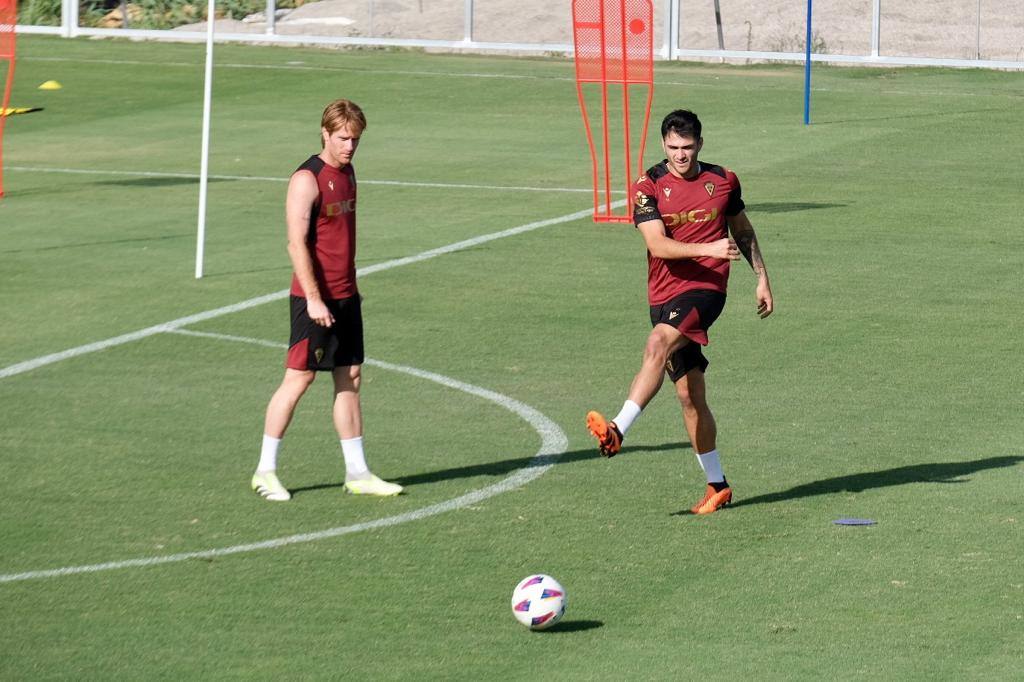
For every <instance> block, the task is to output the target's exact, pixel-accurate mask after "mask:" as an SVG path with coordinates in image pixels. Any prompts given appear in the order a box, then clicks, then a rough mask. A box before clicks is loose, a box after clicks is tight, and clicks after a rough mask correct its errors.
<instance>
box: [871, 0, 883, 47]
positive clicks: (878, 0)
mask: <svg viewBox="0 0 1024 682" xmlns="http://www.w3.org/2000/svg"><path fill="white" fill-rule="evenodd" d="M881 5H882V0H875V3H874V10H873V11H872V13H871V56H872V57H878V33H879V28H880V25H881V14H882V8H881Z"/></svg>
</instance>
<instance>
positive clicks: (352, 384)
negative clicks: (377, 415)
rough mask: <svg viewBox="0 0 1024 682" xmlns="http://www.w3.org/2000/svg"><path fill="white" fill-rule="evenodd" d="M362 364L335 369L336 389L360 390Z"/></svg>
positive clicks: (339, 390)
mask: <svg viewBox="0 0 1024 682" xmlns="http://www.w3.org/2000/svg"><path fill="white" fill-rule="evenodd" d="M361 367H362V366H361V365H351V366H349V367H339V368H337V369H335V370H334V388H335V390H336V391H338V392H341V391H359V385H360V384H361V383H362V380H363V379H362V378H363V373H362V370H361Z"/></svg>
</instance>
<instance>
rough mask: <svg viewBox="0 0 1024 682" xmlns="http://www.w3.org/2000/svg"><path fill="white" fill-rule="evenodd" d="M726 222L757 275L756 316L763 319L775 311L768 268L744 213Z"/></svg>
mask: <svg viewBox="0 0 1024 682" xmlns="http://www.w3.org/2000/svg"><path fill="white" fill-rule="evenodd" d="M726 222H727V223H728V225H729V233H730V234H731V235H732V236H733V238H734V239H735V240H736V245H737V246H738V247H739V250H740V252H741V253H742V254H743V257H744V258H746V259H747V262H748V263H749V264H750V267H751V269H752V270H753V271H754V274H755V275H757V289H756V291H755V296H756V299H757V314H758V315H759V316H760V317H762V318H764V317H768V316H769V315H771V314H772V311H773V310H774V309H775V301H774V300H773V298H772V286H771V283H770V282H769V281H768V268H767V267H766V266H765V264H764V257H763V256H762V255H761V247H760V246H759V245H758V243H757V233H755V232H754V226H753V225H752V224H751V223H750V218H748V217H747V213H746V211H740V212H739V213H738V214H737V215H734V216H730V217H729V218H727V220H726Z"/></svg>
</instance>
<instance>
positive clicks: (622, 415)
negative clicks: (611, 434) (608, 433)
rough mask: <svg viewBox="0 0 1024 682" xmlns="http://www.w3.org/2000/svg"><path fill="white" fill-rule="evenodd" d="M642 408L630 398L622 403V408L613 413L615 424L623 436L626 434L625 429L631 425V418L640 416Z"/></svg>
mask: <svg viewBox="0 0 1024 682" xmlns="http://www.w3.org/2000/svg"><path fill="white" fill-rule="evenodd" d="M642 409H643V408H641V407H640V406H639V405H637V404H636V403H634V402H633V401H632V400H627V401H626V402H624V403H623V404H622V409H621V410H619V413H618V414H617V415H615V419H613V420H612V421H613V422H615V425H616V426H618V427H619V433H621V434H622V435H623V436H625V435H626V431H628V430H629V427H630V426H632V425H633V420H635V419H636V418H637V417H639V416H640V412H641V411H642Z"/></svg>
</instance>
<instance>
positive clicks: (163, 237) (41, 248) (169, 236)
mask: <svg viewBox="0 0 1024 682" xmlns="http://www.w3.org/2000/svg"><path fill="white" fill-rule="evenodd" d="M188 238H192V239H194V238H195V235H194V233H191V232H189V233H185V234H165V235H160V236H157V237H128V238H125V239H103V240H99V241H94V242H79V243H77V244H59V245H55V246H39V247H36V248H32V249H0V253H35V252H39V251H59V250H62V249H79V248H82V247H88V246H112V245H115V244H141V243H145V242H160V241H167V240H169V239H188Z"/></svg>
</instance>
